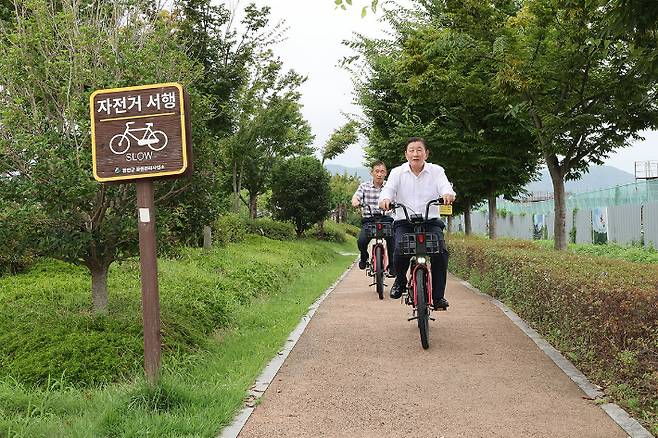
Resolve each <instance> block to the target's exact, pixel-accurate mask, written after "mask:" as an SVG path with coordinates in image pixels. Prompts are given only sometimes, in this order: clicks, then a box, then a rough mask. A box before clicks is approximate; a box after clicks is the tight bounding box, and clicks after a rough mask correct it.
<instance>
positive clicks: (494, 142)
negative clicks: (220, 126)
mask: <svg viewBox="0 0 658 438" xmlns="http://www.w3.org/2000/svg"><path fill="white" fill-rule="evenodd" d="M504 3H505V2H498V6H499V7H500V6H501V5H503V4H504ZM504 6H507V7H511V6H510V5H509V4H507V5H504ZM506 16H507V15H506V14H505V13H503V11H500V10H498V9H496V8H495V7H493V6H492V5H490V4H489V3H479V2H478V3H474V2H468V3H462V2H451V1H449V2H446V3H445V5H441V4H438V3H436V2H424V1H418V8H417V9H416V10H414V11H406V10H402V11H399V12H398V13H396V14H395V15H392V16H390V18H389V20H390V21H391V23H392V24H393V25H394V28H395V29H396V31H397V38H395V39H394V40H393V41H392V42H387V41H376V40H370V41H368V40H363V39H362V40H361V41H359V42H358V43H357V44H356V45H355V47H356V48H357V49H358V50H359V51H360V53H361V54H362V56H364V58H365V59H366V62H367V63H368V65H369V70H370V73H371V74H370V75H369V76H368V77H367V79H366V80H365V81H364V82H362V83H361V84H360V87H359V101H360V103H361V104H362V106H364V112H365V114H366V117H367V119H368V123H367V124H366V126H367V127H368V132H369V139H370V142H369V147H368V149H367V153H368V156H369V157H371V158H374V157H386V158H385V159H387V160H388V162H389V163H390V164H397V163H398V162H401V161H402V154H403V147H402V145H403V144H404V143H403V142H404V139H405V137H410V136H422V137H424V138H425V139H426V140H428V142H429V144H430V146H431V149H432V153H431V155H430V160H437V161H438V162H439V163H441V165H443V166H444V167H445V168H446V172H447V174H448V176H449V177H450V180H451V181H452V182H453V183H454V185H455V189H456V190H457V193H458V199H459V204H458V207H460V208H461V209H462V210H463V211H464V212H465V215H466V217H467V219H469V213H470V208H471V206H473V205H475V204H477V203H478V202H480V200H481V199H483V198H485V197H486V198H487V199H488V201H489V206H490V209H489V211H490V218H491V220H490V228H489V232H490V236H491V237H492V238H493V237H495V218H496V198H497V197H498V196H499V195H508V196H509V195H513V194H516V193H518V191H519V190H521V188H522V187H523V186H524V185H525V184H526V183H527V182H528V180H529V179H530V178H531V177H532V175H533V173H534V172H535V168H536V166H537V161H538V160H537V158H536V156H537V155H538V154H537V153H536V151H535V149H534V148H533V146H532V139H531V137H530V135H529V132H528V131H527V130H526V129H525V128H524V127H523V126H522V125H521V124H520V123H519V122H517V121H515V120H509V119H507V118H506V117H505V112H506V107H505V106H504V105H503V104H501V102H499V101H498V100H496V98H495V95H494V94H493V93H491V88H492V82H493V80H494V79H495V74H496V68H495V67H496V65H495V63H494V62H493V59H492V58H491V56H490V53H491V51H492V48H493V46H494V42H495V40H496V36H497V35H498V34H499V33H500V29H501V28H502V23H504V20H503V17H506ZM405 17H406V18H405Z"/></svg>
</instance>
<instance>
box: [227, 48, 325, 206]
mask: <svg viewBox="0 0 658 438" xmlns="http://www.w3.org/2000/svg"><path fill="white" fill-rule="evenodd" d="M266 55H267V56H269V57H270V58H265V59H264V60H263V59H261V60H260V61H259V62H260V63H263V62H264V61H266V62H267V63H266V64H264V65H263V69H262V70H259V69H258V70H257V73H256V76H255V77H254V78H252V83H251V84H250V85H249V86H248V87H245V88H244V89H243V90H241V92H240V93H239V95H238V96H239V97H238V102H239V104H238V105H236V110H237V111H238V114H237V117H236V119H237V124H236V127H237V131H236V132H235V134H234V135H232V136H231V137H230V138H229V139H228V141H229V142H230V144H231V145H232V146H231V148H230V149H229V150H230V151H241V154H240V155H233V154H232V155H231V157H232V161H233V162H234V166H233V168H234V169H235V171H236V172H235V173H234V178H235V179H234V181H235V183H234V186H233V187H234V190H235V191H236V192H235V193H234V195H235V197H236V200H237V198H239V197H240V189H242V188H246V189H247V191H248V193H249V201H248V202H245V204H246V205H247V207H248V208H249V211H250V214H251V217H252V218H255V217H256V205H257V201H258V196H259V195H261V194H263V193H265V192H266V191H267V190H268V189H269V187H270V182H271V173H272V166H273V163H275V162H277V161H279V160H282V159H285V158H288V157H291V156H296V155H309V154H311V153H312V149H311V148H310V147H309V146H308V145H309V144H310V142H311V141H312V139H313V135H312V134H311V127H310V126H309V124H308V122H307V121H306V120H305V119H304V117H303V115H302V113H301V104H300V103H299V100H300V98H301V94H300V93H299V91H298V88H299V87H300V86H301V84H303V82H304V81H305V78H303V77H301V76H299V75H298V74H297V73H295V72H294V71H292V70H291V71H288V72H285V73H284V72H282V71H281V69H282V63H281V61H280V60H279V59H275V58H274V57H273V56H272V54H271V52H267V54H266ZM243 201H244V200H243Z"/></svg>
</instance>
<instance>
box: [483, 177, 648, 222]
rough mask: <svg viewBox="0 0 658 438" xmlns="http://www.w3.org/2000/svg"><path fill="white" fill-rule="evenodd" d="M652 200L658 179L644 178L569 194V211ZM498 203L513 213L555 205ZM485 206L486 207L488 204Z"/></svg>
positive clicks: (540, 210)
mask: <svg viewBox="0 0 658 438" xmlns="http://www.w3.org/2000/svg"><path fill="white" fill-rule="evenodd" d="M652 202H658V180H642V181H638V182H635V183H631V184H625V185H623V186H615V187H610V188H607V189H601V190H594V191H591V192H583V193H571V194H568V195H567V211H571V210H573V209H574V208H578V209H582V210H590V209H593V208H596V207H610V206H614V205H627V204H648V203H652ZM496 204H497V207H498V209H499V210H500V209H504V210H506V211H507V212H509V213H511V214H520V213H525V214H540V213H552V212H553V206H554V203H553V200H552V199H550V200H547V201H540V202H512V201H506V200H501V199H499V200H498V201H497V203H496ZM483 208H484V209H486V205H485V206H484V207H483Z"/></svg>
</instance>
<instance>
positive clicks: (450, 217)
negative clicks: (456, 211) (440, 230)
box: [448, 216, 452, 234]
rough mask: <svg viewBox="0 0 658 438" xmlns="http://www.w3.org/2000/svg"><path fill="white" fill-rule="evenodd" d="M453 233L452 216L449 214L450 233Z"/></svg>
mask: <svg viewBox="0 0 658 438" xmlns="http://www.w3.org/2000/svg"><path fill="white" fill-rule="evenodd" d="M450 233H452V216H448V234H450Z"/></svg>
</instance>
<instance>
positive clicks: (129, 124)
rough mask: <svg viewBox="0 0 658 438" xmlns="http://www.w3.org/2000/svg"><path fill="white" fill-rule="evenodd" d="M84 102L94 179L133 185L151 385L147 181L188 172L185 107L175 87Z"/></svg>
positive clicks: (153, 287) (154, 273) (154, 271)
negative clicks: (85, 103) (87, 103)
mask: <svg viewBox="0 0 658 438" xmlns="http://www.w3.org/2000/svg"><path fill="white" fill-rule="evenodd" d="M89 100H90V114H91V131H92V158H93V170H94V178H95V179H96V180H97V181H100V182H116V183H124V182H135V183H136V185H137V212H138V230H139V258H140V265H141V278H142V317H143V324H144V372H145V375H146V380H147V381H148V382H149V383H150V384H152V385H153V384H155V383H157V381H158V379H159V376H160V350H161V340H160V300H159V291H158V264H157V255H156V249H157V243H156V238H155V202H154V196H153V179H155V178H162V177H169V178H171V177H178V176H181V175H183V174H184V173H186V171H187V170H188V159H189V157H190V153H189V151H190V150H191V145H190V141H189V136H190V132H189V131H190V119H189V103H188V101H187V99H186V94H185V93H184V90H183V88H182V87H181V85H179V84H176V83H166V84H155V85H144V86H138V87H127V88H113V89H108V90H98V91H95V92H94V93H93V94H92V95H91V97H90V99H89Z"/></svg>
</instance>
